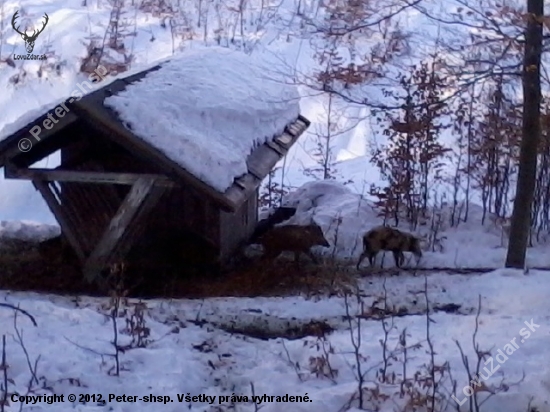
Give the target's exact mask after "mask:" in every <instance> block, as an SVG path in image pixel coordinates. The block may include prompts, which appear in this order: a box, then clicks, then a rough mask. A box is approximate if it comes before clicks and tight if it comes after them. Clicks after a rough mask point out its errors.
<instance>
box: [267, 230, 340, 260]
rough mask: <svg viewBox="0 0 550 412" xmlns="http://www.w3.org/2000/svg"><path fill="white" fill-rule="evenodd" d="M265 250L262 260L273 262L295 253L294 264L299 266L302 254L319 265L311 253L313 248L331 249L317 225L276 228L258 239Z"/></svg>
mask: <svg viewBox="0 0 550 412" xmlns="http://www.w3.org/2000/svg"><path fill="white" fill-rule="evenodd" d="M258 241H259V243H260V244H261V245H262V246H263V248H264V254H263V257H262V260H266V261H270V262H271V261H273V260H275V259H276V258H277V257H278V256H279V255H280V254H281V253H283V252H286V251H288V252H294V262H295V263H296V264H297V265H299V261H300V253H303V254H306V255H308V256H309V257H310V259H311V260H312V261H313V262H314V263H317V259H316V258H315V256H314V255H313V253H311V250H310V248H311V247H313V246H323V247H330V243H328V241H327V239H326V238H325V235H324V234H323V230H322V229H321V227H320V226H319V225H317V224H315V223H311V224H309V225H285V226H275V227H273V228H272V229H271V230H269V231H268V232H266V233H265V234H264V235H262V236H261V237H260V238H259V239H258Z"/></svg>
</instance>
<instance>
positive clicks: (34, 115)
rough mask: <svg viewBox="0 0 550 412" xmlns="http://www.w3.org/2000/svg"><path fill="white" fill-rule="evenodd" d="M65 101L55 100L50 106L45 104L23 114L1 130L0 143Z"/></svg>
mask: <svg viewBox="0 0 550 412" xmlns="http://www.w3.org/2000/svg"><path fill="white" fill-rule="evenodd" d="M65 100H66V99H65V98H63V99H55V100H53V101H52V102H50V103H48V104H43V105H41V106H39V107H37V108H35V109H32V110H29V111H28V112H25V113H23V114H22V115H21V116H20V117H19V118H17V120H15V121H13V122H11V123H8V124H6V125H4V127H2V128H1V129H0V142H1V141H2V140H4V139H6V138H7V137H9V136H11V135H12V134H14V133H16V132H18V131H19V130H21V129H22V128H23V127H25V126H27V125H29V124H30V123H32V122H34V121H35V120H36V119H38V118H39V117H41V116H43V115H45V114H46V113H48V111H50V110H51V109H52V108H55V107H56V106H57V105H58V104H60V103H63V102H64V101H65ZM29 130H30V128H29Z"/></svg>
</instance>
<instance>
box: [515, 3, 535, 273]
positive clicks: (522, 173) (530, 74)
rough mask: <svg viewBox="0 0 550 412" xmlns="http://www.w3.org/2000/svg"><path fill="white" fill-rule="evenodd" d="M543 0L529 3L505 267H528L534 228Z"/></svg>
mask: <svg viewBox="0 0 550 412" xmlns="http://www.w3.org/2000/svg"><path fill="white" fill-rule="evenodd" d="M543 18H544V1H543V0H527V27H526V29H525V45H524V61H523V78H522V80H523V136H522V139H521V146H520V150H521V151H520V159H519V160H520V161H519V171H518V179H517V186H516V197H515V199H514V210H513V212H512V222H511V227H510V242H509V244H508V253H507V256H506V267H511V268H518V269H520V268H523V267H525V255H526V252H527V244H528V240H529V239H528V238H529V232H530V227H531V205H532V202H533V195H534V193H535V185H536V175H537V151H538V144H539V140H540V135H541V125H540V120H541V116H540V106H541V75H540V63H541V56H542V28H543V27H542V24H543Z"/></svg>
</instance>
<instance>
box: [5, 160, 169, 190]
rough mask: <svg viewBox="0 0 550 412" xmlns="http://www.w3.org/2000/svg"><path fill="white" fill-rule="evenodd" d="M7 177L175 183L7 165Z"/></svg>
mask: <svg viewBox="0 0 550 412" xmlns="http://www.w3.org/2000/svg"><path fill="white" fill-rule="evenodd" d="M5 176H6V178H9V179H24V180H40V181H50V182H79V183H99V184H118V185H133V184H134V183H135V182H137V181H138V180H139V179H141V178H145V179H155V180H156V181H157V182H158V183H157V186H165V187H172V186H174V183H173V182H171V181H170V180H169V179H168V178H165V177H164V176H162V175H150V174H138V173H111V172H82V171H72V170H56V169H38V168H36V169H19V168H17V167H14V166H13V165H8V164H6V170H5Z"/></svg>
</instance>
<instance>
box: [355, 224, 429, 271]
mask: <svg viewBox="0 0 550 412" xmlns="http://www.w3.org/2000/svg"><path fill="white" fill-rule="evenodd" d="M381 250H387V251H391V252H392V253H393V259H394V261H395V265H396V266H397V267H398V268H399V267H401V265H402V264H403V262H404V261H405V255H404V254H403V252H412V253H413V255H414V256H415V257H416V262H417V264H418V262H419V261H420V259H421V258H422V250H421V249H420V240H419V239H418V238H416V237H415V236H413V235H412V234H410V233H405V232H402V231H400V230H398V229H395V228H391V227H388V226H379V227H376V228H374V229H371V230H369V231H368V232H367V233H365V234H364V235H363V253H361V256H360V258H359V261H358V262H357V269H358V270H359V265H360V264H361V262H362V261H363V259H365V258H366V257H368V258H369V263H370V266H371V267H372V266H373V265H374V259H375V258H376V255H377V254H378V252H380V251H381Z"/></svg>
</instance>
